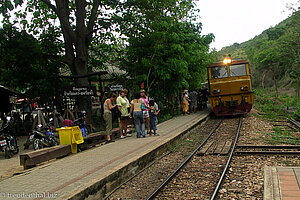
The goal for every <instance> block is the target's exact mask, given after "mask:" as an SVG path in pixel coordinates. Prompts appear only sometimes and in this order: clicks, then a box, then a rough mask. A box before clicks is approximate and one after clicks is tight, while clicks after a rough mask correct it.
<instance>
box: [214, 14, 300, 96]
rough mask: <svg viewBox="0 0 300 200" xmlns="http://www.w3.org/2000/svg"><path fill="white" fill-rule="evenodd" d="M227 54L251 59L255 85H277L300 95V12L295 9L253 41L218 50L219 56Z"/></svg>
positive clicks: (273, 86) (277, 89)
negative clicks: (287, 16)
mask: <svg viewBox="0 0 300 200" xmlns="http://www.w3.org/2000/svg"><path fill="white" fill-rule="evenodd" d="M245 31H246V30H245ZM225 54H231V55H232V57H233V58H234V59H236V58H241V59H245V60H248V61H249V62H250V64H251V69H252V75H253V85H254V87H257V88H258V87H261V88H274V90H275V91H276V92H277V93H278V92H281V93H284V92H286V93H288V94H290V95H296V93H297V95H298V97H299V79H300V66H299V59H300V58H299V57H300V12H299V11H297V12H294V13H293V14H292V15H291V16H290V17H289V18H287V19H286V20H284V21H282V22H281V23H279V24H278V25H276V26H275V27H271V28H269V29H267V30H265V31H263V32H262V33H261V34H260V35H258V36H256V37H254V38H253V39H251V40H249V41H246V42H243V43H241V44H238V43H235V44H233V45H231V46H228V47H224V48H223V49H222V50H221V51H220V52H218V56H219V58H222V56H223V55H225Z"/></svg>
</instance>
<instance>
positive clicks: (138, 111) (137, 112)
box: [130, 92, 146, 138]
mask: <svg viewBox="0 0 300 200" xmlns="http://www.w3.org/2000/svg"><path fill="white" fill-rule="evenodd" d="M145 108H146V107H145V103H144V102H143V100H141V99H140V93H138V92H137V93H136V94H135V95H134V99H133V100H132V101H131V107H130V117H133V120H134V126H135V129H136V137H137V138H140V137H141V136H142V137H146V135H145V120H144V116H143V110H142V109H145ZM140 124H141V129H142V130H141V129H140Z"/></svg>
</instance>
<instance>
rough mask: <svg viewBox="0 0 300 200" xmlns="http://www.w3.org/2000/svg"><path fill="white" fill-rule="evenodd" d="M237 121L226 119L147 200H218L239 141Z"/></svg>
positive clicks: (235, 119) (239, 123)
mask: <svg viewBox="0 0 300 200" xmlns="http://www.w3.org/2000/svg"><path fill="white" fill-rule="evenodd" d="M237 120H238V119H237V118H233V119H225V120H223V121H222V123H220V124H219V126H217V127H216V128H215V129H214V130H213V131H212V132H211V133H210V134H209V135H208V136H207V138H206V139H205V140H204V141H203V142H202V143H201V144H200V145H199V146H198V147H197V148H196V149H195V150H194V151H193V152H192V153H191V154H190V155H189V156H188V157H187V158H186V159H185V160H184V161H183V162H182V163H181V164H180V165H179V166H178V167H177V168H176V169H175V170H174V171H173V172H172V173H171V174H170V175H169V176H168V177H167V178H166V179H165V180H164V181H163V182H162V183H161V184H160V185H159V186H158V187H157V188H156V189H154V190H153V192H152V193H151V194H150V195H148V196H147V197H146V199H155V198H157V199H191V198H194V199H208V198H210V199H215V197H216V195H217V193H218V190H219V187H220V185H221V184H222V180H223V178H224V176H225V173H226V171H227V169H228V167H229V164H230V160H231V158H232V155H233V151H234V146H235V144H236V142H237V140H238V136H239V131H240V127H241V123H242V119H241V118H240V119H239V120H238V122H237ZM237 124H238V128H237ZM231 147H232V148H231ZM194 155H197V156H194ZM216 177H220V179H219V180H217V179H216Z"/></svg>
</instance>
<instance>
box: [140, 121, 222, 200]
mask: <svg viewBox="0 0 300 200" xmlns="http://www.w3.org/2000/svg"><path fill="white" fill-rule="evenodd" d="M221 122H222V120H221V121H220V122H219V124H218V125H217V126H216V127H215V128H214V129H213V130H212V131H211V132H210V133H209V135H208V136H207V137H206V138H205V139H204V140H203V141H202V143H201V144H200V145H199V146H198V147H197V148H196V149H195V150H194V151H193V152H192V153H191V154H190V155H189V156H188V157H187V158H186V159H185V160H184V161H183V162H182V163H181V164H180V165H179V166H178V167H177V168H176V169H175V170H174V171H173V172H172V173H171V174H170V175H169V176H168V177H167V178H166V179H165V180H164V181H163V182H162V183H161V184H160V185H159V186H157V188H155V189H154V190H153V191H152V192H151V193H150V194H149V195H148V196H147V197H146V198H145V200H150V199H153V198H154V197H155V196H156V195H157V194H158V193H159V191H160V190H161V189H162V188H163V187H164V186H165V185H166V184H167V183H168V182H169V181H170V180H171V179H172V178H173V177H174V176H175V175H176V174H177V172H178V171H179V170H180V169H181V168H182V167H183V166H185V165H186V163H187V162H188V161H189V160H190V159H191V158H192V157H193V156H194V154H195V153H196V152H197V151H198V150H199V149H200V148H201V147H203V146H204V145H205V143H206V142H207V140H208V139H209V138H210V137H211V136H212V135H213V134H214V132H215V131H216V130H217V128H218V127H219V126H220V124H221Z"/></svg>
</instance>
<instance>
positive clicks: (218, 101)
mask: <svg viewBox="0 0 300 200" xmlns="http://www.w3.org/2000/svg"><path fill="white" fill-rule="evenodd" d="M207 74H208V84H209V102H210V105H211V108H212V110H213V112H214V113H215V115H217V116H226V115H240V114H245V113H248V112H250V110H251V108H252V105H253V92H252V86H251V77H250V69H249V63H248V62H247V61H244V60H232V59H231V57H230V56H229V57H225V58H224V60H223V61H220V62H216V63H213V64H211V65H210V66H209V67H208V73H207Z"/></svg>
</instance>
